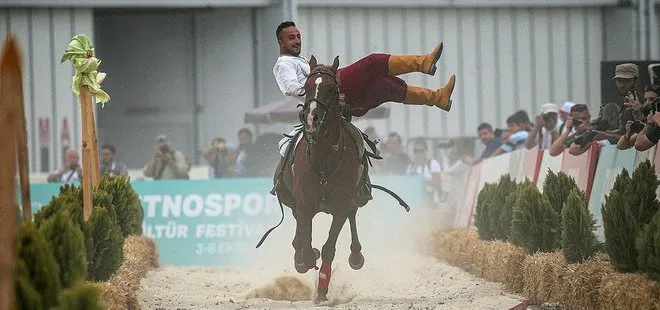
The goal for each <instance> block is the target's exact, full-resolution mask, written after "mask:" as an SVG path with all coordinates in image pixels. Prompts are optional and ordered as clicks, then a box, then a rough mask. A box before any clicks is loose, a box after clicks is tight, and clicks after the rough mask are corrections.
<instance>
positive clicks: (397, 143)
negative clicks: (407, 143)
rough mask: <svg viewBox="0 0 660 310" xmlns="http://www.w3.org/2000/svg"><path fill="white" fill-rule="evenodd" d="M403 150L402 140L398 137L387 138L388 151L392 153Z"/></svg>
mask: <svg viewBox="0 0 660 310" xmlns="http://www.w3.org/2000/svg"><path fill="white" fill-rule="evenodd" d="M400 149H401V140H400V139H399V137H397V136H390V137H388V138H387V150H388V151H390V152H393V151H398V150H400Z"/></svg>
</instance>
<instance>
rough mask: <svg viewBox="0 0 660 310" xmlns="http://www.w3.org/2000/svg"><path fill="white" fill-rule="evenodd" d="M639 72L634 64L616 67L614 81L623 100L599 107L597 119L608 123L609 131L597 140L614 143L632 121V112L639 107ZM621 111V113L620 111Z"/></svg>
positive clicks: (600, 133)
mask: <svg viewBox="0 0 660 310" xmlns="http://www.w3.org/2000/svg"><path fill="white" fill-rule="evenodd" d="M638 79H639V72H638V68H637V65H636V64H633V63H625V64H620V65H617V66H616V69H615V72H614V77H613V78H612V80H614V82H615V84H616V88H617V90H618V91H619V94H620V95H621V98H622V99H623V100H622V101H623V102H621V103H610V104H606V105H604V106H602V107H601V111H600V113H599V117H603V118H604V119H605V120H607V121H608V122H609V123H610V130H609V131H606V132H599V136H598V138H597V139H607V140H609V141H610V143H612V144H613V143H616V142H617V141H618V140H619V138H621V136H622V135H623V134H624V133H625V131H626V124H627V123H628V122H629V121H634V116H633V114H632V110H633V109H635V108H637V107H639V106H640V105H641V102H640V99H641V98H639V96H638V92H637V81H638ZM622 110H623V111H622Z"/></svg>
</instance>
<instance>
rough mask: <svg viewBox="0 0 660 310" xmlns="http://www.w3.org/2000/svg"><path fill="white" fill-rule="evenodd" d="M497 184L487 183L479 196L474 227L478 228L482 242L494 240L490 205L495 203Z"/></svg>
mask: <svg viewBox="0 0 660 310" xmlns="http://www.w3.org/2000/svg"><path fill="white" fill-rule="evenodd" d="M496 189H497V184H490V183H486V184H485V185H484V188H482V189H481V191H480V192H479V195H477V206H476V210H475V214H474V226H476V227H477V232H478V233H479V238H480V239H481V240H492V239H493V233H492V231H491V228H490V219H489V218H490V213H489V211H490V209H491V208H490V204H491V203H492V201H493V196H494V195H495V190H496Z"/></svg>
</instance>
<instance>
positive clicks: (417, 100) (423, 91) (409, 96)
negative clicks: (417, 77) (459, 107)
mask: <svg viewBox="0 0 660 310" xmlns="http://www.w3.org/2000/svg"><path fill="white" fill-rule="evenodd" d="M455 85H456V76H455V75H452V76H451V77H450V78H449V81H447V84H446V85H445V86H444V87H442V88H439V89H437V90H431V89H428V88H423V87H418V86H412V85H408V88H407V91H406V98H405V99H404V100H403V103H405V104H418V105H428V106H436V107H438V108H440V109H443V110H445V111H449V110H450V109H451V94H452V92H454V86H455Z"/></svg>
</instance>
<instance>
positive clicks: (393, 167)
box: [379, 132, 410, 175]
mask: <svg viewBox="0 0 660 310" xmlns="http://www.w3.org/2000/svg"><path fill="white" fill-rule="evenodd" d="M382 157H383V160H382V161H381V162H380V164H379V167H382V169H383V170H384V173H385V174H394V175H404V174H406V169H407V167H408V164H410V157H408V154H406V152H405V151H404V150H403V143H402V141H401V136H399V134H398V133H396V132H392V133H390V134H389V135H388V136H387V143H386V144H385V149H384V150H383V153H382Z"/></svg>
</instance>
